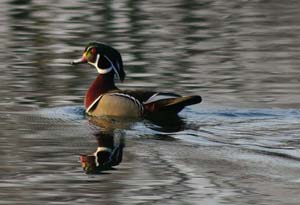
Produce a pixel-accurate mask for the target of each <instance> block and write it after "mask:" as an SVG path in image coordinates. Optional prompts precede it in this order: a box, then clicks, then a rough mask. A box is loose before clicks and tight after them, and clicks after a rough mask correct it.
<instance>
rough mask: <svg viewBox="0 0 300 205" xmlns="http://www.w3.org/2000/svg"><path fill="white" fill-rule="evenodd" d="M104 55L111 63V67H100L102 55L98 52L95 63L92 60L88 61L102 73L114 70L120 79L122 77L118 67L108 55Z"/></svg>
mask: <svg viewBox="0 0 300 205" xmlns="http://www.w3.org/2000/svg"><path fill="white" fill-rule="evenodd" d="M104 57H105V58H106V60H108V62H109V63H110V67H109V68H105V69H103V68H99V67H98V62H99V59H100V55H99V54H97V59H96V61H95V63H92V62H88V63H89V64H90V65H92V66H94V67H95V68H96V69H97V71H98V73H100V74H106V73H109V72H110V71H112V70H114V72H115V75H116V76H117V78H118V79H120V75H119V72H118V70H117V69H116V67H115V66H114V64H113V62H112V61H111V60H110V59H109V58H108V57H107V56H106V55H104Z"/></svg>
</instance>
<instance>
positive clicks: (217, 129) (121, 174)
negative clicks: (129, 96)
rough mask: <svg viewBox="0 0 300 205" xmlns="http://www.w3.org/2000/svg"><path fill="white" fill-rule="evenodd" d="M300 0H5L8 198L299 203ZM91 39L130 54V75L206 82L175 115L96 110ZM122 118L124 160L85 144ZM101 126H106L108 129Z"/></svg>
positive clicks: (1, 134) (174, 82)
mask: <svg viewBox="0 0 300 205" xmlns="http://www.w3.org/2000/svg"><path fill="white" fill-rule="evenodd" d="M299 9H300V2H299V1H293V0H290V1H279V0H272V1H267V0H260V1H259V0H253V1H247V0H240V1H239V0H235V1H225V0H218V1H213V0H207V1H193V0H191V1H186V0H181V1H180V0H172V1H171V0H166V1H134V0H128V1H108V0H104V1H84V0H82V1H79V0H78V1H67V0H53V1H43V0H4V1H1V3H0V61H1V64H0V70H1V75H0V82H1V83H0V96H1V97H0V127H1V130H0V161H1V166H0V173H1V174H0V204H5V205H8V204H100V203H104V204H119V203H120V204H166V203H170V204H214V205H215V204H238V205H239V204H278V205H279V204H299V201H300V188H299V187H300V138H299V137H300V134H299V133H300V109H299V108H300V83H299V82H300V69H299V65H300V56H299V53H300V38H299V33H300V26H299V19H300V12H299ZM89 41H102V42H105V43H108V44H111V45H112V46H114V47H115V48H117V49H118V50H119V51H120V52H121V53H122V56H123V59H124V63H125V69H126V72H127V79H126V80H125V82H124V83H122V84H119V86H120V87H121V88H126V89H131V88H147V89H158V90H162V91H176V92H178V93H180V94H199V95H201V96H202V97H203V99H204V102H203V103H202V104H199V105H196V106H193V107H189V108H187V109H185V110H184V111H183V112H181V113H180V116H179V117H178V118H176V119H172V120H167V121H164V120H162V121H151V120H147V119H142V120H138V121H127V120H126V121H118V120H116V121H114V120H113V121H111V120H109V119H102V120H100V121H97V120H96V121H95V120H93V119H88V118H86V117H85V116H84V114H83V108H82V101H83V96H84V93H85V90H86V89H87V88H88V86H89V84H90V82H91V81H92V80H93V79H94V78H95V76H96V71H95V70H94V69H92V68H90V67H89V66H79V67H72V66H71V65H69V62H70V61H71V60H72V59H74V58H78V57H79V56H80V55H81V52H82V50H83V48H84V46H85V45H86V44H87V43H88V42H89ZM106 129H111V130H110V131H111V133H112V138H113V139H114V143H115V144H120V142H122V143H124V144H125V147H124V149H123V159H122V162H121V163H120V164H119V165H117V166H115V169H114V170H107V171H104V172H101V174H85V172H84V171H83V169H82V167H81V163H80V160H79V156H80V155H81V154H91V153H92V152H94V151H95V150H96V148H97V146H98V145H97V143H99V137H97V133H99V132H102V131H103V130H106ZM100 138H101V137H100Z"/></svg>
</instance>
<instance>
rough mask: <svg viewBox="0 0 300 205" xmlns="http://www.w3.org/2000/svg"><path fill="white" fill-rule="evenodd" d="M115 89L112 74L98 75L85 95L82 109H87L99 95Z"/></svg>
mask: <svg viewBox="0 0 300 205" xmlns="http://www.w3.org/2000/svg"><path fill="white" fill-rule="evenodd" d="M116 89H118V88H117V87H116V86H115V83H114V74H113V73H107V74H104V75H103V74H99V75H98V76H97V78H96V79H95V80H94V82H93V83H92V84H91V86H90V88H89V89H88V91H87V92H86V94H85V98H84V107H85V108H86V109H87V108H88V107H89V106H90V105H91V104H92V103H93V102H94V101H95V100H96V99H97V98H98V97H99V96H100V95H102V94H104V93H106V92H109V91H111V90H116Z"/></svg>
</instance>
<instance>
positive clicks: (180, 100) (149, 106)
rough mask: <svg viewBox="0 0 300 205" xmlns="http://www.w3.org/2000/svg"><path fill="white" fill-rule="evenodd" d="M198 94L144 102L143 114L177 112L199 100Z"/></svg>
mask: <svg viewBox="0 0 300 205" xmlns="http://www.w3.org/2000/svg"><path fill="white" fill-rule="evenodd" d="M201 100H202V99H201V97H200V96H198V95H194V96H184V97H181V96H180V97H173V98H166V99H160V100H157V101H152V102H149V103H145V104H144V110H145V114H157V113H170V114H177V113H178V112H180V111H181V110H182V109H183V108H184V107H186V106H189V105H194V104H197V103H200V102H201Z"/></svg>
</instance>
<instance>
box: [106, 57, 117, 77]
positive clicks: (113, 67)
mask: <svg viewBox="0 0 300 205" xmlns="http://www.w3.org/2000/svg"><path fill="white" fill-rule="evenodd" d="M104 57H105V58H106V60H108V61H109V62H110V64H111V67H112V69H113V70H114V71H115V74H116V75H117V78H118V79H121V78H120V75H119V71H118V70H117V69H116V67H115V66H114V64H113V63H112V61H111V60H110V59H109V58H108V57H107V56H106V55H104Z"/></svg>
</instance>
